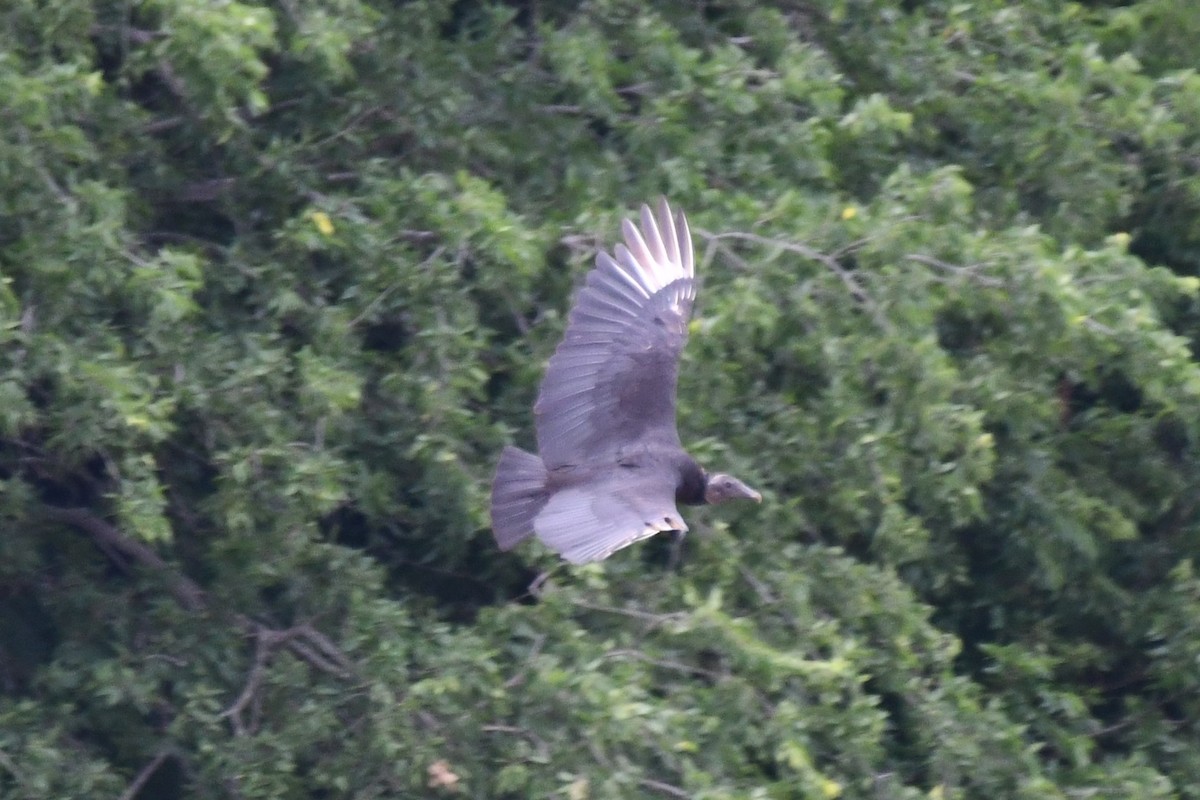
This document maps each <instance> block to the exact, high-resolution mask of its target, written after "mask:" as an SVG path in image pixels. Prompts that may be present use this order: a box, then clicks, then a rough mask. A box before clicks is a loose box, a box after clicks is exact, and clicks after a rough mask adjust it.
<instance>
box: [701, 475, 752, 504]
mask: <svg viewBox="0 0 1200 800" xmlns="http://www.w3.org/2000/svg"><path fill="white" fill-rule="evenodd" d="M738 499H745V500H753V501H754V502H756V503H761V502H762V495H761V494H759V493H758V492H756V491H754V490H753V489H751V488H750V487H749V486H747V485H746V484H744V483H742V482H741V481H739V480H738V479H737V478H735V477H733V476H732V475H726V474H725V473H723V472H718V473H716V474H714V475H710V476H708V482H707V483H706V484H705V485H704V502H706V503H708V504H709V505H714V506H715V505H717V504H718V503H724V502H726V501H727V500H738Z"/></svg>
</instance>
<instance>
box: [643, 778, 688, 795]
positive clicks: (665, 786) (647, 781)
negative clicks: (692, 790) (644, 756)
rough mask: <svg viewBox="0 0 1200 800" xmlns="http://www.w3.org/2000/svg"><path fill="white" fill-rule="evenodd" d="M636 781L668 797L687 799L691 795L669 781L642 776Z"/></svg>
mask: <svg viewBox="0 0 1200 800" xmlns="http://www.w3.org/2000/svg"><path fill="white" fill-rule="evenodd" d="M638 783H639V784H641V785H642V786H645V787H646V788H647V789H653V790H654V791H656V792H661V793H662V794H665V795H668V796H670V797H682V798H684V800H687V798H689V797H691V795H690V794H688V793H687V792H686V791H684V790H683V789H680V788H679V787H678V786H672V785H671V784H669V783H663V782H662V781H656V780H654V779H653V778H642V779H641V780H639V781H638Z"/></svg>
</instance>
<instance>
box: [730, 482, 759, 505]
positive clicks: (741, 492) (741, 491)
mask: <svg viewBox="0 0 1200 800" xmlns="http://www.w3.org/2000/svg"><path fill="white" fill-rule="evenodd" d="M732 488H733V491H732V492H730V495H729V496H730V497H734V498H738V497H744V498H745V499H747V500H753V501H754V502H756V503H761V502H762V495H761V494H759V493H758V492H756V491H754V490H753V489H751V488H750V487H749V486H747V485H746V484H744V483H742V482H741V481H739V480H737V479H736V478H735V479H734V482H733V487H732Z"/></svg>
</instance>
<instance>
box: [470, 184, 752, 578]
mask: <svg viewBox="0 0 1200 800" xmlns="http://www.w3.org/2000/svg"><path fill="white" fill-rule="evenodd" d="M623 232H624V234H625V241H626V245H627V246H625V245H617V247H616V249H615V251H614V255H613V256H610V255H608V254H607V253H600V254H599V255H598V256H597V257H596V268H595V269H594V270H592V272H591V273H589V274H588V277H587V282H586V284H585V286H584V287H583V289H582V290H581V291H580V292H579V296H578V298H577V299H576V301H575V307H574V308H573V309H572V310H571V315H570V320H569V323H568V325H567V330H566V333H565V335H564V336H563V341H562V342H561V343H560V344H559V346H558V349H557V350H556V351H555V353H554V356H553V357H551V359H550V364H549V366H548V367H547V369H546V376H545V378H544V379H543V380H542V386H541V390H540V392H539V394H538V400H537V403H536V404H535V405H534V414H535V416H536V418H537V440H538V455H536V456H535V455H533V454H531V453H526V452H524V451H522V450H518V449H517V448H515V447H506V448H505V449H504V452H503V453H502V454H501V456H500V463H499V465H498V467H497V469H496V477H495V480H494V481H493V484H492V509H491V510H492V530H493V532H494V534H495V536H496V541H497V543H498V544H499V545H500V547H501V548H503V549H505V550H507V549H509V548H511V547H513V546H514V545H516V544H517V543H518V542H520V541H522V540H523V539H525V538H527V537H529V536H531V535H533V534H537V537H538V538H539V539H540V540H541V541H542V542H544V543H545V544H546V545H547V546H549V547H550V548H551V549H553V550H555V551H556V552H558V553H559V554H561V555H562V557H563V558H565V559H567V560H568V561H571V562H574V563H584V562H587V561H597V560H599V559H602V558H606V557H608V556H609V555H611V554H612V553H613V552H614V551H616V550H618V549H620V548H622V547H625V546H626V545H629V544H632V543H633V542H636V541H638V540H639V539H643V538H645V537H647V536H651V535H653V534H654V533H657V532H658V531H670V530H676V531H686V530H687V525H686V524H685V523H684V521H683V519H682V518H681V517H680V516H679V512H678V510H677V509H676V507H675V506H676V503H682V504H688V505H697V504H701V503H719V502H723V501H725V500H729V499H733V498H736V497H746V498H752V499H755V500H758V499H761V498H760V496H759V495H758V493H757V492H755V491H753V490H752V489H750V488H749V487H747V486H746V485H745V484H743V483H741V482H740V481H738V480H737V479H735V478H731V477H729V476H727V475H712V476H709V475H708V474H707V473H705V471H704V470H703V469H702V468H701V467H700V465H699V464H697V463H696V462H695V460H693V459H692V457H691V456H689V455H688V454H687V453H686V452H685V451H684V449H683V445H682V444H681V443H680V441H679V434H678V433H677V431H676V428H675V389H676V383H677V378H678V370H679V355H680V353H681V352H682V351H683V346H684V344H685V343H686V342H687V333H688V318H689V316H690V315H691V310H692V302H693V300H694V299H695V296H696V281H695V270H694V266H693V255H692V242H691V234H690V232H689V230H688V226H687V221H686V220H685V219H684V217H683V215H682V214H680V215H678V216H677V217H676V216H673V215H672V214H671V209H670V207H669V206H668V205H667V202H666V200H663V201H661V202H660V203H659V208H658V218H657V219H655V217H654V215H653V214H652V213H651V211H650V209H649V208H648V207H646V206H643V207H642V213H641V227H640V229H639V228H638V227H635V226H634V225H633V224H632V223H630V222H629V221H628V220H626V221H625V223H624V225H623Z"/></svg>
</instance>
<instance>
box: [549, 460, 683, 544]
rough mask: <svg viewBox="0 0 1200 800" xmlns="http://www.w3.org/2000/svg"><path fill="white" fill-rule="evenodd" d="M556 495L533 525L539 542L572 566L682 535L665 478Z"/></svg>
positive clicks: (634, 478)
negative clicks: (664, 534) (657, 537)
mask: <svg viewBox="0 0 1200 800" xmlns="http://www.w3.org/2000/svg"><path fill="white" fill-rule="evenodd" d="M614 469H616V470H618V472H616V473H614V474H613V475H612V476H611V477H609V478H608V479H606V480H601V481H596V482H592V483H587V484H584V485H581V486H575V487H571V488H569V489H563V490H561V491H559V492H557V493H556V494H555V495H554V496H553V497H552V498H550V502H549V503H547V504H546V507H545V508H544V509H542V511H541V513H540V514H538V516H537V518H536V519H535V520H534V523H533V528H534V531H535V532H536V533H537V537H538V539H540V540H541V541H542V543H543V544H545V545H546V546H547V547H549V548H550V549H551V550H554V551H555V552H556V553H558V554H559V555H561V556H562V557H563V558H565V559H566V560H567V561H570V562H571V563H573V564H585V563H587V562H589V561H600V560H602V559H605V558H608V557H609V556H610V555H612V554H613V553H615V552H616V551H617V550H620V549H621V548H622V547H627V546H629V545H631V544H633V543H634V542H637V541H640V540H642V539H645V538H647V537H649V536H653V535H654V534H656V533H658V532H660V531H686V530H687V529H688V528H687V524H686V523H685V522H684V521H683V518H682V517H681V516H680V515H679V511H678V510H677V509H676V508H675V486H674V482H673V481H669V480H667V479H666V478H665V476H653V477H649V478H648V476H645V475H643V474H636V473H635V474H623V472H622V471H621V470H622V468H620V467H615V468H614Z"/></svg>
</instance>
